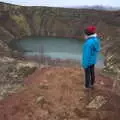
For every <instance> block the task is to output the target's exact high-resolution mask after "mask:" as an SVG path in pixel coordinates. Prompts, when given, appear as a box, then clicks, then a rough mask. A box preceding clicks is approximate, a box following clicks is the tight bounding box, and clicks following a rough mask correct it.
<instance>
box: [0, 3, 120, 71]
mask: <svg viewBox="0 0 120 120" xmlns="http://www.w3.org/2000/svg"><path fill="white" fill-rule="evenodd" d="M119 21H120V11H114V12H112V11H97V10H87V9H86V10H85V9H65V8H48V7H23V6H16V5H10V4H6V3H0V41H1V42H0V43H1V44H2V45H3V46H6V47H3V46H2V45H1V47H0V50H1V54H4V53H5V54H8V55H10V54H11V53H13V51H12V50H10V48H9V47H8V46H7V45H8V43H9V42H10V41H11V40H12V39H21V38H22V37H25V36H55V37H59V36H61V37H77V38H79V37H80V36H81V35H82V33H83V28H84V27H85V26H87V25H89V24H94V25H96V26H97V28H98V32H99V33H101V34H102V37H103V40H104V41H105V44H103V45H104V49H103V53H104V54H105V56H106V61H109V63H110V64H113V63H114V61H118V62H117V66H118V64H119V59H120V58H119V50H120V49H119V48H120V47H119V43H120V42H119V38H120V37H119V32H120V22H119ZM107 39H109V42H108V41H107V42H106V40H107ZM110 43H111V44H110ZM112 43H114V44H112ZM108 44H109V47H106V45H107V46H108ZM108 48H110V49H108ZM112 51H114V54H113V52H112ZM111 55H113V57H112V58H113V60H112V61H110V60H109V59H110V57H111ZM106 65H107V64H106ZM114 65H115V63H114ZM115 66H116V65H115ZM108 68H109V67H108ZM113 69H114V66H113Z"/></svg>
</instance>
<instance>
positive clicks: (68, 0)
mask: <svg viewBox="0 0 120 120" xmlns="http://www.w3.org/2000/svg"><path fill="white" fill-rule="evenodd" d="M0 2H7V3H14V4H19V5H27V6H29V5H30V6H31V5H33V6H38V5H39V6H53V7H54V6H60V7H64V6H79V5H108V6H117V7H120V0H0Z"/></svg>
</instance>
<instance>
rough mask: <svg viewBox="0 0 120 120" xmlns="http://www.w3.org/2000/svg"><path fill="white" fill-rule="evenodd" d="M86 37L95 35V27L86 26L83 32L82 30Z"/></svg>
mask: <svg viewBox="0 0 120 120" xmlns="http://www.w3.org/2000/svg"><path fill="white" fill-rule="evenodd" d="M84 32H85V34H86V35H92V34H94V33H96V27H95V26H88V27H87V28H86V29H85V30H84Z"/></svg>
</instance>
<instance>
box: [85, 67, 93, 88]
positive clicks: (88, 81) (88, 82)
mask: <svg viewBox="0 0 120 120" xmlns="http://www.w3.org/2000/svg"><path fill="white" fill-rule="evenodd" d="M94 69H95V65H91V66H89V67H88V68H86V69H85V87H86V88H88V87H91V86H92V85H94V82H95V71H94Z"/></svg>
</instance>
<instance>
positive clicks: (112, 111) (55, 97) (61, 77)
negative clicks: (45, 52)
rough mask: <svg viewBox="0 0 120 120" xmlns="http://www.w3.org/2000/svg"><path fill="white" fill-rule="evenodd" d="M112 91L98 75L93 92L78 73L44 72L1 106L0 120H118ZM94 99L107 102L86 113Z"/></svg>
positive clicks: (108, 81) (116, 99) (110, 84)
mask: <svg viewBox="0 0 120 120" xmlns="http://www.w3.org/2000/svg"><path fill="white" fill-rule="evenodd" d="M112 87H113V80H111V79H109V78H106V77H103V76H100V75H97V78H96V85H95V88H94V89H90V90H86V89H84V76H83V71H82V70H81V69H79V68H62V67H56V68H55V67H52V68H43V69H40V70H37V71H36V72H35V73H34V74H32V75H30V76H29V77H28V78H26V79H25V88H24V89H23V90H21V91H18V92H17V93H16V94H13V95H12V96H9V97H8V98H6V99H5V100H3V101H1V102H0V120H119V118H120V104H119V101H120V97H119V96H118V95H117V94H115V92H114V91H112ZM97 96H102V97H104V99H105V101H106V102H105V103H104V104H103V105H102V106H101V107H99V108H97V109H95V108H89V109H88V108H87V106H88V104H89V103H90V102H91V101H92V100H94V99H95V97H97ZM101 103H102V102H101Z"/></svg>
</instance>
